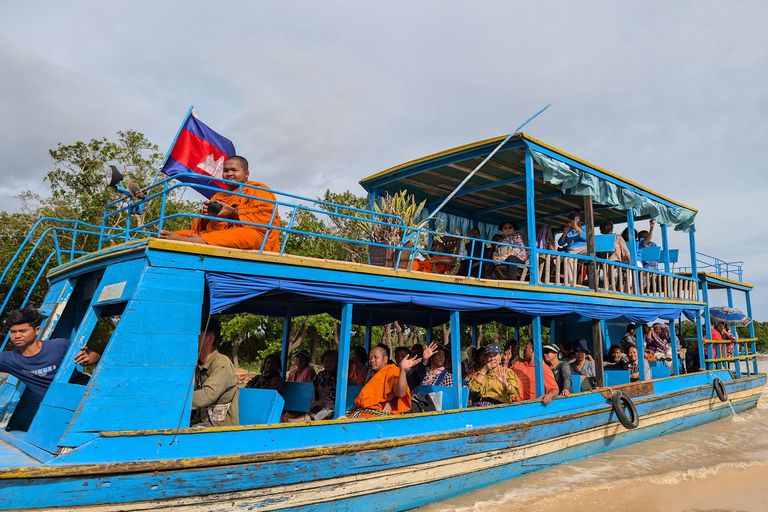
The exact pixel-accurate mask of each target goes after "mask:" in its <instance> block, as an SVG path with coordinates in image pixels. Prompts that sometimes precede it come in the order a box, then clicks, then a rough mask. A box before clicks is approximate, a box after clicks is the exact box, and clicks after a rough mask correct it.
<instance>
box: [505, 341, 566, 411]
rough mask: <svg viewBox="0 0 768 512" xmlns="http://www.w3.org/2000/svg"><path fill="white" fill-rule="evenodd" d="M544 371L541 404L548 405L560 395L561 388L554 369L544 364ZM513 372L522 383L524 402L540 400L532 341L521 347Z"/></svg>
mask: <svg viewBox="0 0 768 512" xmlns="http://www.w3.org/2000/svg"><path fill="white" fill-rule="evenodd" d="M542 370H543V371H544V395H543V396H542V397H541V403H543V404H544V405H547V404H549V403H551V402H552V399H553V398H555V397H556V396H557V395H558V394H560V388H559V387H558V386H557V381H556V380H555V375H554V374H553V373H552V368H550V367H549V365H547V364H543V365H542ZM512 371H514V372H515V374H516V375H517V380H518V381H520V389H521V391H522V397H523V400H533V399H534V398H538V397H537V396H536V367H535V366H534V364H533V342H532V341H529V342H528V343H526V344H525V347H520V352H519V359H518V360H517V361H515V363H514V364H513V365H512Z"/></svg>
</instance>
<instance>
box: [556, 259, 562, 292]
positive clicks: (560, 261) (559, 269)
mask: <svg viewBox="0 0 768 512" xmlns="http://www.w3.org/2000/svg"><path fill="white" fill-rule="evenodd" d="M562 260H563V257H562V256H560V255H559V254H558V255H557V256H555V263H556V265H557V267H555V269H556V271H555V284H557V285H558V286H559V285H560V272H561V264H562Z"/></svg>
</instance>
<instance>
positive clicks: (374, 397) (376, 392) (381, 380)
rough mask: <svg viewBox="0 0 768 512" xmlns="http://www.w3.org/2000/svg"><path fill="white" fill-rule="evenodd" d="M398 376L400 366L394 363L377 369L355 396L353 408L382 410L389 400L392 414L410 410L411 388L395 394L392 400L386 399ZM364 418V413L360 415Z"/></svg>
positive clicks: (392, 389)
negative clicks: (401, 393)
mask: <svg viewBox="0 0 768 512" xmlns="http://www.w3.org/2000/svg"><path fill="white" fill-rule="evenodd" d="M399 378H400V368H398V367H397V366H395V365H394V364H391V363H390V364H388V365H387V366H385V367H384V368H382V369H381V370H379V371H377V372H376V373H375V374H374V375H373V377H371V380H369V381H368V382H367V383H366V384H365V386H363V389H361V390H360V393H359V394H358V395H357V398H355V409H378V410H383V409H384V406H385V405H386V404H387V402H389V404H390V407H391V408H392V414H403V413H404V412H410V411H411V390H410V389H408V391H407V392H406V393H405V396H403V397H398V396H395V397H394V398H393V399H392V400H388V399H387V395H388V394H390V393H393V392H394V389H395V385H396V384H397V380H398V379H399ZM360 417H361V418H365V417H366V415H365V414H363V415H361V416H360Z"/></svg>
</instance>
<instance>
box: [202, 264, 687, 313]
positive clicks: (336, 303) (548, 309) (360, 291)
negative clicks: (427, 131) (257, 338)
mask: <svg viewBox="0 0 768 512" xmlns="http://www.w3.org/2000/svg"><path fill="white" fill-rule="evenodd" d="M205 277H206V281H207V283H208V289H209V293H210V312H211V314H219V313H225V312H226V313H238V312H250V313H254V314H264V315H269V316H282V315H283V314H285V312H286V310H287V308H288V306H290V308H291V312H292V314H293V315H306V314H317V313H322V312H327V313H329V314H331V315H332V316H335V317H337V318H338V315H339V310H340V306H341V304H343V303H352V304H355V305H358V306H363V307H362V308H356V309H355V310H354V311H353V322H354V323H356V324H365V323H366V320H367V317H364V314H365V315H368V314H370V315H371V319H372V321H373V323H374V324H375V325H382V324H385V323H389V322H392V321H394V320H398V319H399V320H403V321H405V322H406V323H409V324H412V325H419V326H426V325H427V324H428V322H429V316H430V315H431V316H432V317H433V321H435V325H437V321H442V318H443V317H446V320H445V321H447V315H448V312H450V311H460V312H464V313H470V315H471V316H477V318H478V319H480V318H482V319H483V320H484V321H493V320H496V321H499V322H502V323H507V322H508V321H509V317H510V313H511V314H513V315H514V316H518V315H520V316H523V317H530V316H543V317H553V316H559V315H568V314H576V315H581V316H584V317H587V318H593V319H599V320H611V319H616V318H626V319H627V320H629V321H631V322H635V323H647V322H651V321H653V320H656V319H658V318H661V319H664V320H677V319H678V318H679V317H680V315H681V314H685V316H686V317H688V318H694V317H695V315H696V310H694V309H683V308H676V307H669V308H646V307H640V306H633V307H627V306H603V305H596V304H583V303H573V302H557V301H547V300H534V299H498V298H491V297H476V296H468V295H458V294H441V293H432V292H418V291H403V290H393V289H384V288H374V287H370V286H360V285H350V284H335V283H318V282H314V281H304V280H300V279H277V278H271V277H257V276H248V275H240V274H231V273H222V272H207V273H206V275H205ZM267 295H269V298H268V299H269V300H267V297H266V296H267ZM281 298H283V300H282V301H281V300H280V299H281ZM259 299H264V300H263V301H259V305H258V307H257V308H255V307H254V306H253V305H252V304H251V305H248V304H245V303H246V302H248V301H253V300H259ZM372 306H376V307H375V308H373V307H372ZM360 309H363V310H364V313H363V312H362V311H360ZM424 309H428V310H432V311H431V312H430V314H429V315H426V314H425V312H424ZM480 323H483V322H480Z"/></svg>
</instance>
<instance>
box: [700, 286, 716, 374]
mask: <svg viewBox="0 0 768 512" xmlns="http://www.w3.org/2000/svg"><path fill="white" fill-rule="evenodd" d="M701 298H702V300H703V301H704V302H706V305H705V306H704V337H705V338H706V339H708V340H711V339H712V324H711V321H710V319H709V287H708V285H707V280H706V279H702V280H701ZM709 346H710V347H712V350H713V352H714V354H713V357H717V350H716V349H715V346H714V345H713V344H711V343H710V344H709ZM707 355H709V354H707ZM707 359H710V358H709V357H707ZM718 366H719V364H718ZM714 368H715V365H714V364H712V363H707V369H708V370H713V369H714Z"/></svg>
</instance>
